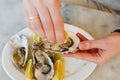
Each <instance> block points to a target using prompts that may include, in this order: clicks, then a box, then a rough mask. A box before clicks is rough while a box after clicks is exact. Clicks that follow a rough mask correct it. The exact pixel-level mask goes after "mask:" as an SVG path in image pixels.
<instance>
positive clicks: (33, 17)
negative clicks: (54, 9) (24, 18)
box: [29, 16, 39, 20]
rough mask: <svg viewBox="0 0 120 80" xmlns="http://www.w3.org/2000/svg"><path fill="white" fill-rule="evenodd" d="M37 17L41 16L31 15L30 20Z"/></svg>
mask: <svg viewBox="0 0 120 80" xmlns="http://www.w3.org/2000/svg"><path fill="white" fill-rule="evenodd" d="M36 18H39V16H32V17H29V19H30V20H33V19H36Z"/></svg>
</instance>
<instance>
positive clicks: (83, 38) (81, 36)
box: [76, 33, 88, 41]
mask: <svg viewBox="0 0 120 80" xmlns="http://www.w3.org/2000/svg"><path fill="white" fill-rule="evenodd" d="M76 35H77V36H78V37H79V38H80V41H86V40H88V39H87V38H86V37H85V36H83V35H82V34H81V33H77V34H76Z"/></svg>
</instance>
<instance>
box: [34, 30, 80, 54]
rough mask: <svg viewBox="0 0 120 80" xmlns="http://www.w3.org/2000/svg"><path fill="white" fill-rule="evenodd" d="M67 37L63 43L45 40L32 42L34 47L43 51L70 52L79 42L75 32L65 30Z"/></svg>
mask: <svg viewBox="0 0 120 80" xmlns="http://www.w3.org/2000/svg"><path fill="white" fill-rule="evenodd" d="M67 33H68V37H67V39H66V41H65V43H63V44H60V43H49V42H48V41H47V40H42V41H40V42H39V43H37V44H34V45H35V46H34V49H40V50H42V51H44V52H46V53H47V52H52V53H67V52H72V51H74V50H76V49H77V47H78V44H79V42H80V40H79V38H78V37H77V36H76V34H74V33H72V32H67Z"/></svg>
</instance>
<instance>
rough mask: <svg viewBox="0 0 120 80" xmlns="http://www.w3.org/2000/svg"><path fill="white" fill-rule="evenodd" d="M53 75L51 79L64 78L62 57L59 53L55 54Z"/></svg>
mask: <svg viewBox="0 0 120 80" xmlns="http://www.w3.org/2000/svg"><path fill="white" fill-rule="evenodd" d="M54 58H55V64H54V70H55V72H54V75H53V78H52V80H63V78H64V58H63V56H62V55H60V54H55V57H54Z"/></svg>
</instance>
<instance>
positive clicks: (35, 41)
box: [33, 34, 41, 43]
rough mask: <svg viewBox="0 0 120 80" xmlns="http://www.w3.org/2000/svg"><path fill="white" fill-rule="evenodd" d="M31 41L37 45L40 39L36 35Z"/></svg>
mask: <svg viewBox="0 0 120 80" xmlns="http://www.w3.org/2000/svg"><path fill="white" fill-rule="evenodd" d="M33 41H34V43H39V42H40V41H41V37H39V36H38V35H36V34H33Z"/></svg>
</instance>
